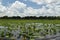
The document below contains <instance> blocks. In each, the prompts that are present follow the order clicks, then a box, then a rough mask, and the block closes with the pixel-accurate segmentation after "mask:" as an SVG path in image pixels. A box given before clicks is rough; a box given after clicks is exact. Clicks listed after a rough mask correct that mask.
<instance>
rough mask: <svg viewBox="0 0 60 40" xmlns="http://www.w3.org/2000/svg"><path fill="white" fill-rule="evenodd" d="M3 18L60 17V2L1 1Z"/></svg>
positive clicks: (33, 0) (55, 0)
mask: <svg viewBox="0 0 60 40" xmlns="http://www.w3.org/2000/svg"><path fill="white" fill-rule="evenodd" d="M2 16H21V17H24V16H60V0H0V17H2Z"/></svg>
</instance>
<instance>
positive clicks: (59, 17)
mask: <svg viewBox="0 0 60 40" xmlns="http://www.w3.org/2000/svg"><path fill="white" fill-rule="evenodd" d="M0 19H49V20H50V19H52V20H54V19H59V20H60V16H39V17H36V16H25V17H20V16H12V17H8V16H3V17H0Z"/></svg>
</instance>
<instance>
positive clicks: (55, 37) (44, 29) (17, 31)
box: [0, 23, 60, 40]
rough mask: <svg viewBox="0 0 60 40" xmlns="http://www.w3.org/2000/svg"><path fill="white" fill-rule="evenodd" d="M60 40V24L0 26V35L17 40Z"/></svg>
mask: <svg viewBox="0 0 60 40" xmlns="http://www.w3.org/2000/svg"><path fill="white" fill-rule="evenodd" d="M24 36H25V37H26V40H60V24H44V23H25V24H19V25H15V24H10V25H9V26H0V37H3V38H14V39H15V40H23V37H24Z"/></svg>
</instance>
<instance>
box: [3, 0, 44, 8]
mask: <svg viewBox="0 0 60 40" xmlns="http://www.w3.org/2000/svg"><path fill="white" fill-rule="evenodd" d="M15 1H16V0H2V5H4V6H9V4H12V3H14V2H15ZM18 1H20V2H23V3H25V4H26V5H27V7H33V8H41V7H42V6H45V4H41V5H38V4H36V3H34V2H31V1H25V0H18Z"/></svg>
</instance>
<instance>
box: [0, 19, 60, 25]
mask: <svg viewBox="0 0 60 40" xmlns="http://www.w3.org/2000/svg"><path fill="white" fill-rule="evenodd" d="M8 23H12V24H20V23H22V24H25V23H52V24H60V20H46V19H45V20H43V19H42V20H40V19H39V20H26V19H23V20H20V19H0V25H7V24H8Z"/></svg>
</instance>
